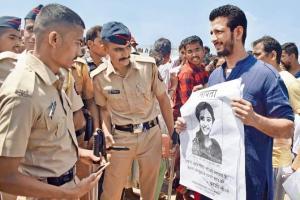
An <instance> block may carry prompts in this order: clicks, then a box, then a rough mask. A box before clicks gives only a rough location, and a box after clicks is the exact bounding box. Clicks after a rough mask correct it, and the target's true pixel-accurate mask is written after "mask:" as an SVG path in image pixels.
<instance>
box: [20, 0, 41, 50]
mask: <svg viewBox="0 0 300 200" xmlns="http://www.w3.org/2000/svg"><path fill="white" fill-rule="evenodd" d="M42 8H43V5H41V4H40V5H38V6H37V7H35V8H33V9H32V10H30V11H29V12H28V13H27V15H26V16H25V18H24V31H23V38H24V41H23V42H24V46H25V49H26V50H27V51H29V50H33V48H34V43H35V38H34V34H33V27H34V21H35V19H36V16H37V15H38V14H39V13H40V11H41V9H42Z"/></svg>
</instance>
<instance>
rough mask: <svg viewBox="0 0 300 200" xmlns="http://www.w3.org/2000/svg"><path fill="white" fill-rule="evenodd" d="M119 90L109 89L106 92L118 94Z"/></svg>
mask: <svg viewBox="0 0 300 200" xmlns="http://www.w3.org/2000/svg"><path fill="white" fill-rule="evenodd" d="M120 93H121V92H120V90H113V89H112V90H109V91H108V94H120Z"/></svg>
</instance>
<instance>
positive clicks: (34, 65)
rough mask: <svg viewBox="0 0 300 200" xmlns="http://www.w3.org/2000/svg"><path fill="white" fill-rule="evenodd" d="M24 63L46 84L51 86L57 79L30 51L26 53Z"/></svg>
mask: <svg viewBox="0 0 300 200" xmlns="http://www.w3.org/2000/svg"><path fill="white" fill-rule="evenodd" d="M26 54H27V56H26V57H25V59H26V60H25V63H26V64H27V65H28V66H29V67H30V68H31V69H32V70H33V71H34V72H35V73H37V74H38V76H39V77H40V78H41V79H42V80H43V81H44V82H45V83H46V84H47V85H53V84H54V83H55V82H56V81H57V80H58V78H57V77H56V76H55V74H54V73H53V72H52V71H51V70H50V69H49V67H47V66H46V65H45V64H44V63H43V62H42V61H41V60H39V59H38V58H37V57H35V56H34V55H33V54H32V51H29V52H27V53H26Z"/></svg>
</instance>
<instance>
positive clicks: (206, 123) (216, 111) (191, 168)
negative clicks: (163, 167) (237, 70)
mask: <svg viewBox="0 0 300 200" xmlns="http://www.w3.org/2000/svg"><path fill="white" fill-rule="evenodd" d="M241 88H242V86H241V81H240V80H239V79H237V80H233V81H229V82H225V83H222V84H219V85H215V86H213V87H210V88H206V89H203V90H199V91H197V92H194V93H193V94H192V95H191V97H190V98H189V100H188V101H187V102H186V104H184V106H183V107H182V108H181V115H182V117H183V118H184V119H185V121H186V125H187V129H186V130H185V132H183V133H181V134H180V142H181V143H180V146H181V147H180V156H181V164H180V184H182V185H184V186H186V187H188V188H190V189H192V190H194V191H197V192H199V193H201V194H203V195H205V196H207V197H210V198H212V199H220V200H221V199H222V200H223V199H232V200H234V199H239V200H243V199H246V192H245V149H244V128H243V124H242V122H241V121H240V120H239V119H237V118H236V117H235V116H234V114H233V111H232V108H231V106H230V102H231V98H233V97H241V94H242V93H241V91H242V89H241Z"/></svg>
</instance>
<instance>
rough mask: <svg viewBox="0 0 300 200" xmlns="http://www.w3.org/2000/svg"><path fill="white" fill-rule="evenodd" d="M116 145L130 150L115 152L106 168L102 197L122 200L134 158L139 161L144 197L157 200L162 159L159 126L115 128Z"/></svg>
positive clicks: (107, 199)
mask: <svg viewBox="0 0 300 200" xmlns="http://www.w3.org/2000/svg"><path fill="white" fill-rule="evenodd" d="M113 137H114V140H115V142H116V144H115V145H120V146H127V147H129V149H130V150H129V151H112V152H111V159H110V163H111V164H110V165H109V166H108V167H107V169H106V171H105V177H104V184H103V193H102V195H101V200H120V199H121V193H122V190H123V188H124V186H125V185H126V182H127V177H128V174H129V172H130V170H131V166H132V162H133V160H137V161H138V164H139V182H140V189H141V197H142V198H143V199H144V200H154V194H155V189H156V184H157V178H158V173H159V167H160V161H161V132H160V129H159V126H158V125H157V126H155V127H152V128H151V129H149V130H147V131H145V132H141V133H130V132H123V131H119V130H115V132H114V134H113Z"/></svg>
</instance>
